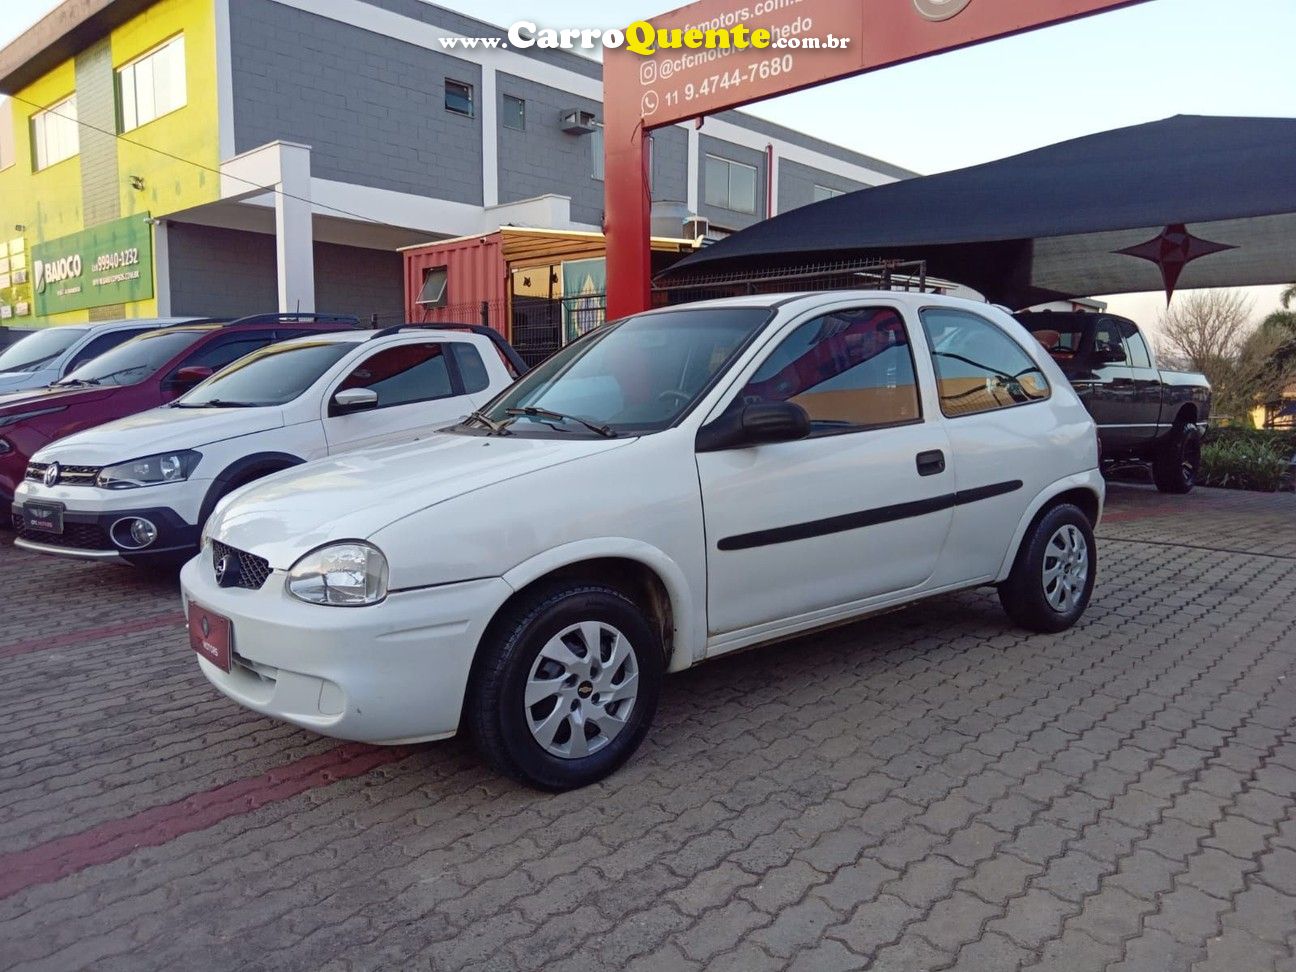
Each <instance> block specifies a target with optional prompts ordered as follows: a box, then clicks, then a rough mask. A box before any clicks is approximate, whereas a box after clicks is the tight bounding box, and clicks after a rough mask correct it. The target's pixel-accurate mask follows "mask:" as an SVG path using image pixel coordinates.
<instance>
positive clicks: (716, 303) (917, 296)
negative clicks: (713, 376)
mask: <svg viewBox="0 0 1296 972" xmlns="http://www.w3.org/2000/svg"><path fill="white" fill-rule="evenodd" d="M841 298H852V299H856V300H865V301H867V300H891V301H899V302H900V303H903V304H907V305H910V306H914V307H930V306H932V305H940V306H943V307H961V308H964V309H966V310H974V311H979V312H981V313H985V312H986V311H987V310H991V309H995V310H1001V309H1000V308H996V307H995V306H994V305H993V304H989V303H987V302H986V301H983V300H974V299H972V298H970V297H951V296H948V295H946V294H933V293H927V292H925V291H914V290H796V291H788V292H785V293H776V294H744V295H742V296H737V297H718V298H714V299H712V300H699V301H691V302H689V303H687V304H671V305H668V306H666V307H654V308H653V309H652V310H650V311H646V312H645V313H648V314H668V313H670V312H671V311H678V310H681V309H684V308H690V307H715V308H721V307H769V308H775V307H784V306H787V305H794V304H803V303H811V302H814V301H828V300H832V301H837V300H839V299H841Z"/></svg>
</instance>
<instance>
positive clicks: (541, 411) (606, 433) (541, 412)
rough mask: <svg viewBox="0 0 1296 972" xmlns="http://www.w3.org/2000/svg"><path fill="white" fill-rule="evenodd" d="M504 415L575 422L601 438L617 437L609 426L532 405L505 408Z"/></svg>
mask: <svg viewBox="0 0 1296 972" xmlns="http://www.w3.org/2000/svg"><path fill="white" fill-rule="evenodd" d="M504 414H505V415H511V416H513V418H514V419H518V418H521V417H522V416H524V415H525V416H526V417H527V418H538V419H548V420H550V421H553V422H577V423H579V424H581V425H583V426H585V428H587V429H589V430H590V431H591V432H596V433H598V434H599V435H601V436H603V438H605V439H615V438H616V437H617V434H616V431H615V430H614V429H612V428H610V427H609V426H606V425H596V424H595V423H593V422H590V421H587V420H586V419H583V418H581V417H580V416H578V415H566V414H564V413H563V412H555V411H553V410H552V409H548V408H537V407H536V406H534V405H527V406H524V407H522V408H506V409H504Z"/></svg>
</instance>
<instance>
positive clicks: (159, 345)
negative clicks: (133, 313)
mask: <svg viewBox="0 0 1296 972" xmlns="http://www.w3.org/2000/svg"><path fill="white" fill-rule="evenodd" d="M206 333H207V331H205V330H203V331H190V330H167V331H149V332H148V333H147V334H141V335H140V336H139V337H137V338H132V339H131V340H129V341H127V342H126V343H125V344H121V345H118V346H117V347H115V348H113V349H112V350H111V351H109V352H107V353H106V354H101V355H100V356H99V357H97V358H95V359H94V360H92V361H87V362H86V363H85V364H83V365H82V366H81V367H80V368H77V369H76V371H74V372H72V373H71V374H70V375H68V376H67V377H66V378H64V379H63V380H62V381H59V382H56V384H59V385H78V384H87V385H133V384H135V383H136V382H139V381H143V380H144V379H145V378H147V377H148V376H149V375H151V374H153V373H154V372H155V371H157V370H158V369H159V368H161V367H162V366H163V365H164V364H166V363H167V362H168V361H170V360H171V359H172V358H173V357H175V356H176V355H177V354H178V353H180V352H181V351H183V350H184V349H185V348H187V347H189V345H191V344H193V343H194V342H195V341H197V340H198V339H199V338H201V337H203V336H204V335H205V334H206Z"/></svg>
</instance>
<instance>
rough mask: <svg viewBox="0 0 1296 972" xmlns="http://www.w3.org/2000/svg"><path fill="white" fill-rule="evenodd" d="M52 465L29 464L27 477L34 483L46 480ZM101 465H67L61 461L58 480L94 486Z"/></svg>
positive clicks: (70, 483)
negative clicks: (47, 472) (46, 472)
mask: <svg viewBox="0 0 1296 972" xmlns="http://www.w3.org/2000/svg"><path fill="white" fill-rule="evenodd" d="M49 467H50V464H49V463H47V462H33V463H30V464H29V465H28V466H27V475H26V478H27V479H29V480H31V481H32V482H33V483H42V482H44V481H45V470H47V469H48V468H49ZM100 468H101V467H99V466H65V465H63V464H62V463H59V478H58V481H59V483H60V484H62V485H64V486H93V485H94V483H95V480H96V479H98V478H99V471H100Z"/></svg>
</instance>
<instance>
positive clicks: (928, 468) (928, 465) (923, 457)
mask: <svg viewBox="0 0 1296 972" xmlns="http://www.w3.org/2000/svg"><path fill="white" fill-rule="evenodd" d="M917 462H918V475H919V476H936V475H938V474H940V473H943V472H944V471H945V453H943V452H941V451H940V450H939V449H931V450H929V451H927V452H920V453H918V457H917Z"/></svg>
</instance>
